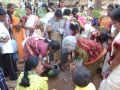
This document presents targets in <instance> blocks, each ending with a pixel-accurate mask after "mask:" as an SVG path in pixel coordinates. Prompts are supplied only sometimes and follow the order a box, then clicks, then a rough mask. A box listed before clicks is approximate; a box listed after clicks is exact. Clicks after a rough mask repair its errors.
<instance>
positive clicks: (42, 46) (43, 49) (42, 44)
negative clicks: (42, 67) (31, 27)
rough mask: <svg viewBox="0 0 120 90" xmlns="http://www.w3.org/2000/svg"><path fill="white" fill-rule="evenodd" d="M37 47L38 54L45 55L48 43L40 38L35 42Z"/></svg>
mask: <svg viewBox="0 0 120 90" xmlns="http://www.w3.org/2000/svg"><path fill="white" fill-rule="evenodd" d="M37 47H38V50H39V52H40V54H41V55H42V57H45V56H46V53H47V51H48V45H47V44H46V43H45V42H44V40H40V41H39V42H38V43H37Z"/></svg>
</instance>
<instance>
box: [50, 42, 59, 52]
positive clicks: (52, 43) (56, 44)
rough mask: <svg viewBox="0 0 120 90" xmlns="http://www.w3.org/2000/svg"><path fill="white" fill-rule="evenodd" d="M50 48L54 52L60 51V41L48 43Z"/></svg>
mask: <svg viewBox="0 0 120 90" xmlns="http://www.w3.org/2000/svg"><path fill="white" fill-rule="evenodd" d="M48 46H49V47H51V48H52V49H53V50H59V49H60V44H59V42H58V41H55V40H52V41H50V42H49V43H48Z"/></svg>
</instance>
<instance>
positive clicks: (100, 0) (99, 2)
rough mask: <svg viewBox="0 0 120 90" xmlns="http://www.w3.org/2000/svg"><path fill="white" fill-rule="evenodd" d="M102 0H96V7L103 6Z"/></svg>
mask: <svg viewBox="0 0 120 90" xmlns="http://www.w3.org/2000/svg"><path fill="white" fill-rule="evenodd" d="M101 6H102V0H95V5H94V8H95V9H96V10H97V9H99V8H102V7H101Z"/></svg>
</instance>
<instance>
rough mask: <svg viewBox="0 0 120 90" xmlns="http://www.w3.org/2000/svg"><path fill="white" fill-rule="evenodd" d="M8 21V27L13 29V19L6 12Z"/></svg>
mask: <svg viewBox="0 0 120 90" xmlns="http://www.w3.org/2000/svg"><path fill="white" fill-rule="evenodd" d="M6 23H7V24H8V25H9V26H8V29H11V28H12V23H11V20H10V17H9V15H8V14H6Z"/></svg>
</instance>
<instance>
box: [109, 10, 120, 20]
mask: <svg viewBox="0 0 120 90" xmlns="http://www.w3.org/2000/svg"><path fill="white" fill-rule="evenodd" d="M110 18H111V19H112V20H115V21H118V22H120V8H118V9H116V10H114V11H113V12H112V14H111V16H110Z"/></svg>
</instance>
